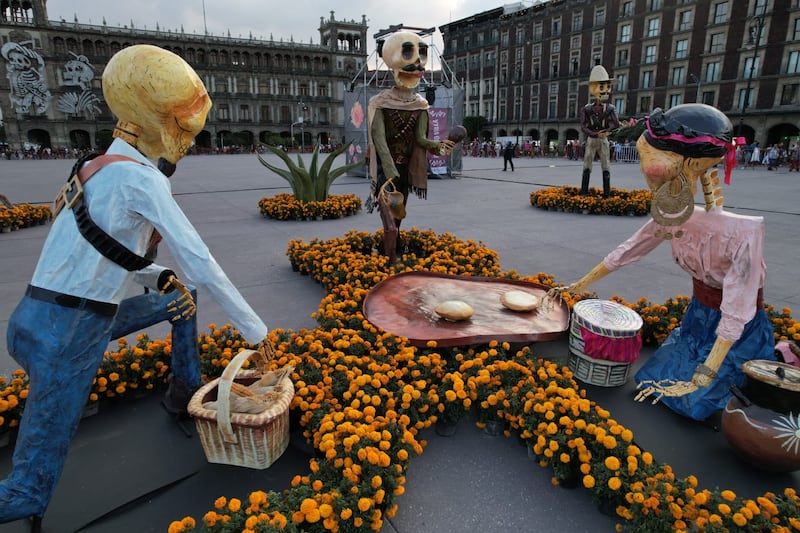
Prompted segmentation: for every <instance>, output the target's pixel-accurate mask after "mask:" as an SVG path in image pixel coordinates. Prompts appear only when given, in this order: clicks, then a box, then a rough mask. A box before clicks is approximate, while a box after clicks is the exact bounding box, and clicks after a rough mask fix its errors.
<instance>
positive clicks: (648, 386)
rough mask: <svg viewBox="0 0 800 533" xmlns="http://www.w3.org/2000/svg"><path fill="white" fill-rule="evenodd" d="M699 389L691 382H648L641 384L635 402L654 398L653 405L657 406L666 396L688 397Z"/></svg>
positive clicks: (670, 380) (671, 380)
mask: <svg viewBox="0 0 800 533" xmlns="http://www.w3.org/2000/svg"><path fill="white" fill-rule="evenodd" d="M697 389H698V386H697V385H695V384H694V383H693V382H690V381H675V380H673V379H661V380H658V381H652V380H646V381H642V382H641V383H639V385H638V386H637V387H636V390H638V391H639V392H638V393H636V397H635V398H634V400H636V401H637V402H643V401H645V399H647V398H650V397H651V396H653V405H655V404H657V403H658V401H659V400H661V398H663V397H664V396H672V397H675V396H686V395H687V394H691V393H693V392H694V391H696V390H697Z"/></svg>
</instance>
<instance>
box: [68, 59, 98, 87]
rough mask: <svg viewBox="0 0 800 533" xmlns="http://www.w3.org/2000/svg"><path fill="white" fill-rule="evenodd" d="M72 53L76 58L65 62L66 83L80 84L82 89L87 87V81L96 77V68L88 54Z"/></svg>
mask: <svg viewBox="0 0 800 533" xmlns="http://www.w3.org/2000/svg"><path fill="white" fill-rule="evenodd" d="M70 53H71V54H72V52H70ZM72 55H73V56H75V58H74V59H70V60H69V61H67V62H66V63H65V64H64V72H63V75H64V85H79V86H80V87H81V89H87V88H88V83H87V82H88V81H89V80H91V79H92V78H93V77H94V69H93V68H92V66H91V64H89V59H88V58H87V57H86V56H83V55H81V56H76V55H75V54H72Z"/></svg>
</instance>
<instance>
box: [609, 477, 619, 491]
mask: <svg viewBox="0 0 800 533" xmlns="http://www.w3.org/2000/svg"><path fill="white" fill-rule="evenodd" d="M621 486H622V481H620V479H619V478H618V477H617V476H614V477H612V478H610V479H609V480H608V488H609V489H611V490H617V489H619V488H620V487H621Z"/></svg>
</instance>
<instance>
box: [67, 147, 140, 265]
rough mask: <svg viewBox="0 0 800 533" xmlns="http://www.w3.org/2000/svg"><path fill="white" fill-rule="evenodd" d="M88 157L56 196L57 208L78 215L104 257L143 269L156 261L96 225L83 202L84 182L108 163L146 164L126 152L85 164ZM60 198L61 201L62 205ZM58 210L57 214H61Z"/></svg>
mask: <svg viewBox="0 0 800 533" xmlns="http://www.w3.org/2000/svg"><path fill="white" fill-rule="evenodd" d="M87 160H88V159H83V160H82V161H81V160H79V161H78V163H76V165H75V168H73V172H72V176H70V179H69V181H68V183H67V185H66V186H65V187H64V188H63V189H62V191H61V193H60V194H59V196H58V197H57V198H56V202H55V203H56V206H57V209H58V210H60V209H61V208H62V207H67V208H70V209H72V213H73V214H74V215H75V222H76V223H77V224H78V229H79V230H80V232H81V235H83V238H84V239H86V240H87V241H89V244H91V245H92V246H93V247H94V248H95V250H97V251H98V252H100V254H102V255H103V257H105V258H107V259H109V260H111V261H113V262H114V263H116V264H117V265H119V266H121V267H122V268H124V269H125V270H127V271H129V272H133V271H135V270H141V269H143V268H145V267H148V266H150V265H151V264H153V261H151V260H149V259H145V258H144V257H142V256H140V255H137V254H135V253H134V252H132V251H131V250H129V249H128V248H127V247H126V246H125V245H124V244H122V243H121V242H119V241H118V240H116V239H115V238H114V237H112V236H111V235H109V234H108V233H106V232H105V231H104V230H103V229H102V228H101V227H100V226H98V225H97V224H95V222H94V220H92V217H91V215H90V214H89V208H88V207H87V206H86V203H85V202H84V201H83V184H85V183H86V182H87V181H89V179H90V178H91V177H92V176H94V175H95V174H96V173H97V172H98V171H99V170H100V169H102V168H103V167H104V166H106V165H108V164H111V163H116V162H118V161H132V162H134V163H139V164H142V163H141V162H140V161H137V160H136V159H133V158H131V157H127V156H124V155H94V156H92V157H91V160H90V161H89V162H88V163H87V164H86V165H83V163H84V162H85V161H87ZM59 200H61V202H60V204H61V205H59ZM58 210H56V211H55V213H56V214H57V213H58Z"/></svg>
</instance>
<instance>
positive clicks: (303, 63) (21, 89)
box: [0, 0, 367, 151]
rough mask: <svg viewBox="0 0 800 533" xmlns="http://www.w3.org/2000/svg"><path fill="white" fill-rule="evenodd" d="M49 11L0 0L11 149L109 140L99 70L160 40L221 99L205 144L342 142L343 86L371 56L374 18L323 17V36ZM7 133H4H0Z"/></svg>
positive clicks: (38, 2)
mask: <svg viewBox="0 0 800 533" xmlns="http://www.w3.org/2000/svg"><path fill="white" fill-rule="evenodd" d="M153 26H155V27H156V28H157V29H156V30H147V29H140V28H134V27H133V22H131V26H130V27H122V28H120V27H111V26H108V25H107V24H106V23H105V19H103V23H102V24H101V25H91V24H83V23H79V22H78V21H77V20H75V21H74V22H67V21H64V20H62V21H50V20H48V18H47V10H46V0H25V1H17V0H0V53H1V54H2V62H3V63H4V66H5V72H6V75H5V76H4V77H0V119H2V123H3V126H4V131H5V137H6V142H7V143H8V144H9V146H10V147H11V149H20V148H23V147H25V146H38V147H51V148H79V149H83V148H96V147H98V146H100V147H101V148H102V147H103V144H104V143H107V142H108V140H109V139H110V134H111V130H112V128H113V125H114V122H115V119H114V117H113V116H112V114H111V112H110V110H109V109H108V106H107V105H106V104H105V101H104V99H103V92H102V86H101V76H102V72H103V69H104V68H105V64H106V63H107V62H108V60H109V58H110V57H111V56H112V55H113V54H114V53H115V52H117V51H118V50H120V49H122V48H124V47H126V46H130V45H132V44H152V45H156V46H160V47H162V48H166V49H168V50H171V51H173V52H175V53H176V54H178V55H180V56H181V57H183V58H184V59H185V60H186V61H187V62H188V63H189V64H190V65H191V66H192V67H193V68H194V69H195V70H196V71H197V73H198V74H199V75H200V77H201V78H202V79H203V82H204V83H205V85H206V88H207V89H208V92H209V94H210V96H211V99H212V102H213V104H214V105H213V107H212V110H211V113H210V114H209V117H208V121H207V124H206V129H205V130H204V131H203V132H202V133H201V134H200V135H198V137H197V139H196V144H197V147H198V149H200V150H202V151H215V150H225V149H227V148H230V147H231V146H244V147H250V146H253V145H254V144H257V143H259V142H267V141H272V142H278V141H279V140H280V139H283V141H282V142H285V143H290V144H295V145H296V146H298V147H299V146H300V145H301V144H302V145H304V146H305V147H306V148H308V147H310V146H312V145H313V144H314V143H315V142H321V143H323V144H327V143H334V144H335V143H339V142H341V140H342V137H343V132H344V121H345V117H344V111H343V110H344V106H343V93H344V88H345V84H346V83H348V84H349V82H350V81H351V80H352V78H353V76H354V75H355V74H356V73H357V72H358V71H359V69H360V68H361V67H362V65H363V64H364V63H365V62H366V59H367V22H366V17H365V16H362V17H361V20H360V21H355V20H349V21H347V20H337V19H336V17H335V16H334V12H333V11H331V12H330V16H329V17H320V25H319V41H318V44H313V43H300V42H294V41H293V40H291V39H290V40H288V41H285V40H279V41H276V40H269V41H266V40H259V39H255V38H253V37H252V36H251V37H250V38H233V37H231V36H230V35H228V36H225V37H220V36H213V35H209V34H205V35H194V34H189V33H184V31H183V28H181V29H180V30H160V29H158V24H157V22H156V21H153ZM0 141H2V139H0Z"/></svg>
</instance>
